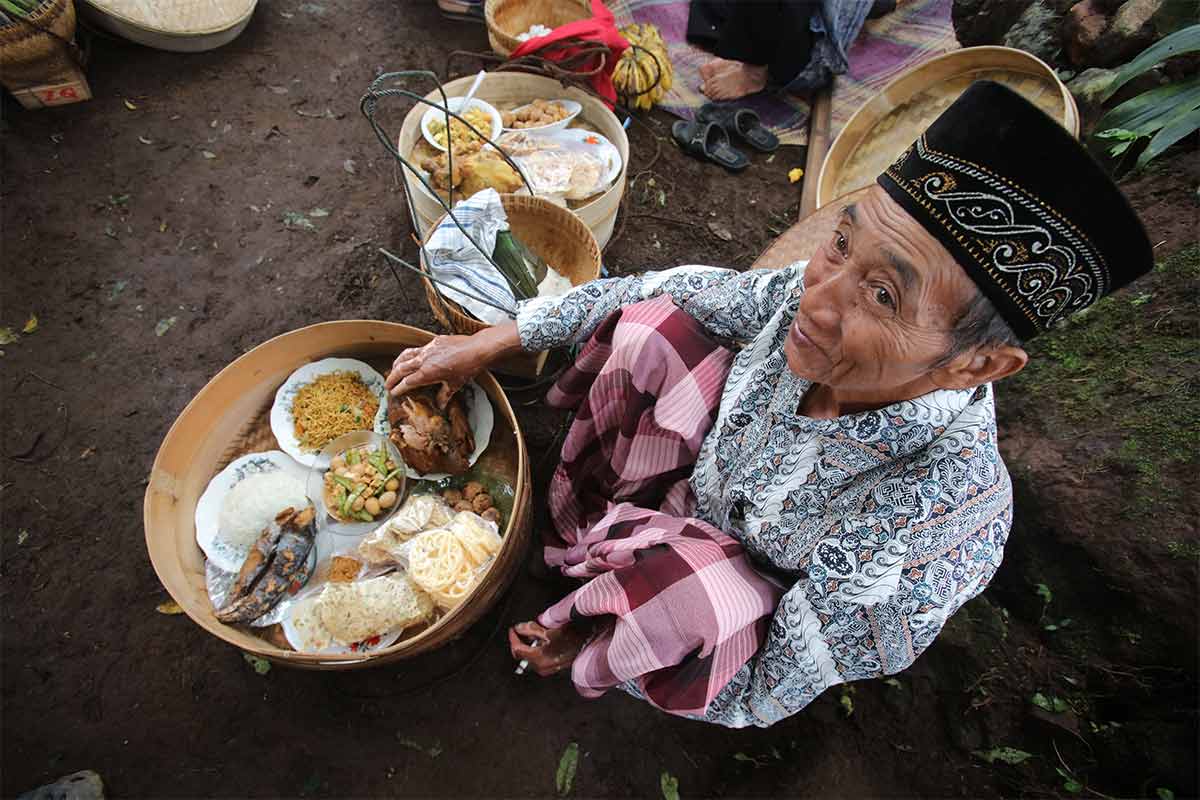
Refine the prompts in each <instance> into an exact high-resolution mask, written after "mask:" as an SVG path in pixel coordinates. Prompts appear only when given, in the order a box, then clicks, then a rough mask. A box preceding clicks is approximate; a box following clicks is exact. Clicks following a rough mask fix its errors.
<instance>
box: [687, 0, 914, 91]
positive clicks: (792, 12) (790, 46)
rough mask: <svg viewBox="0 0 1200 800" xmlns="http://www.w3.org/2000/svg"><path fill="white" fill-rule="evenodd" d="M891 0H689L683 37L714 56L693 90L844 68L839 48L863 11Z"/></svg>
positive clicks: (879, 9) (780, 82)
mask: <svg viewBox="0 0 1200 800" xmlns="http://www.w3.org/2000/svg"><path fill="white" fill-rule="evenodd" d="M895 7H896V0H754V2H746V1H745V0H692V2H691V4H690V5H689V7H688V27H687V39H688V41H689V42H691V43H693V44H696V45H699V46H701V47H704V48H706V49H709V50H712V51H713V53H714V54H715V55H716V56H717V57H716V58H714V59H712V60H711V61H709V62H707V63H706V64H704V65H703V66H701V67H700V78H701V84H700V91H701V92H702V93H703V94H704V95H705V96H706V97H708V98H709V99H710V100H716V101H718V102H721V101H727V100H736V99H738V98H741V97H747V96H749V95H752V94H756V93H758V92H761V91H762V90H764V89H766V88H767V87H768V86H776V87H782V88H785V89H787V90H788V91H792V92H804V91H808V90H811V89H818V88H820V87H822V86H824V85H826V84H827V83H829V81H830V80H831V79H832V77H833V76H834V75H838V74H841V73H843V72H845V71H846V69H847V67H848V62H847V60H846V49H847V48H848V47H849V46H850V43H851V42H852V41H854V38H855V37H856V36H857V35H858V32H859V30H860V29H861V28H862V24H863V22H864V21H865V20H866V19H873V18H875V17H878V16H881V15H883V14H885V13H887V12H889V11H891V10H892V9H894V8H895Z"/></svg>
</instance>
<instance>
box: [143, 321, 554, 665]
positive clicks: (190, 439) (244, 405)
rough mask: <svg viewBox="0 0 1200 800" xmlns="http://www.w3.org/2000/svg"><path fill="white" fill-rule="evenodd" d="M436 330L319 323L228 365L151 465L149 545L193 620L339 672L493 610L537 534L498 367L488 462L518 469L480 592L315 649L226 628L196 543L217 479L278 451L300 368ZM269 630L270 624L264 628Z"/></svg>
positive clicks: (491, 387) (250, 645) (262, 650)
mask: <svg viewBox="0 0 1200 800" xmlns="http://www.w3.org/2000/svg"><path fill="white" fill-rule="evenodd" d="M431 338H433V334H431V333H429V332H428V331H423V330H420V329H418V328H411V327H409V326H407V325H400V324H397V323H392V322H376V321H372V320H343V321H338V322H323V323H320V324H318V325H310V326H309V327H307V328H301V329H299V330H296V331H292V332H290V333H285V334H283V335H282V336H277V337H275V338H274V339H271V340H270V341H268V342H264V343H263V344H260V345H259V346H258V347H255V348H254V349H253V350H251V351H250V352H248V353H246V354H245V355H243V356H241V357H240V358H238V359H237V360H236V361H234V362H233V363H232V364H230V365H229V366H227V367H226V368H225V369H223V370H221V372H219V373H218V374H217V376H216V377H215V378H213V379H212V380H211V381H209V382H208V384H207V385H206V386H205V387H204V388H203V389H201V390H200V393H199V394H197V395H196V396H195V398H193V399H192V401H191V402H190V403H188V405H187V407H186V408H184V410H183V413H181V414H180V415H179V418H178V419H176V420H175V423H174V424H173V425H172V426H171V429H170V431H168V432H167V435H166V438H165V439H163V443H162V446H161V447H160V448H159V450H158V455H157V457H155V459H154V466H153V467H152V468H151V471H150V481H149V485H148V486H147V487H146V496H145V501H144V506H143V521H144V524H145V528H146V548H147V549H148V550H149V553H150V562H151V563H152V564H153V566H154V571H155V572H156V573H157V574H158V577H159V580H160V581H162V584H163V586H164V587H165V588H166V589H167V591H168V592H169V593H170V594H171V597H172V598H173V599H174V600H175V602H177V603H179V605H180V606H181V607H182V608H183V610H184V611H185V612H186V613H187V615H188V616H189V617H191V619H192V621H193V622H195V623H196V624H197V625H199V626H200V627H201V628H203V629H204V630H205V631H207V632H208V633H211V634H212V635H213V636H216V637H217V638H218V639H221V640H222V641H225V642H228V643H229V644H231V645H233V646H235V647H238V648H240V649H242V650H244V651H246V652H248V653H253V654H255V655H257V656H260V657H262V658H267V659H270V660H271V661H274V662H276V663H279V664H283V665H287V666H294V667H301V668H305V669H319V670H338V669H356V668H362V667H369V666H376V665H379V664H386V663H388V662H392V661H398V660H400V659H404V658H410V657H412V656H415V655H418V654H420V653H425V652H428V651H430V650H434V649H436V648H438V647H441V646H442V645H444V644H446V643H447V642H449V641H452V640H453V639H455V638H457V637H458V636H460V635H462V634H463V633H464V632H465V631H466V630H467V628H469V627H470V626H471V625H472V624H474V623H475V622H476V621H478V620H479V618H480V617H482V616H483V614H484V613H485V612H486V611H487V610H488V609H489V608H491V607H492V606H493V605H494V604H495V602H496V600H497V599H498V598H499V596H500V595H501V593H502V592H503V591H504V590H505V589H506V588H507V587H508V585H509V584H510V583H511V582H512V580H513V578H514V577H515V576H516V573H517V570H518V569H519V568H520V567H521V565H522V563H523V561H524V555H525V552H526V549H527V547H528V545H529V540H530V524H531V488H530V477H529V456H528V453H527V452H526V450H525V441H524V439H523V438H522V436H521V429H520V426H519V425H518V424H517V418H516V415H515V414H514V413H513V410H512V406H510V405H509V403H508V399H507V398H506V397H505V395H504V392H503V391H502V390H501V389H500V386H499V384H497V383H496V381H495V379H494V378H492V376H491V375H490V374H489V373H484V374H482V375H480V376H479V378H478V379H477V380H478V383H479V385H480V386H481V387H482V388H483V390H484V391H485V392H486V393H487V395H488V398H489V399H490V400H491V403H492V408H493V409H494V410H495V418H496V422H495V428H494V429H493V431H492V438H491V443H490V444H489V445H488V449H487V450H486V451H485V452H484V454H483V456H482V457H481V459H480V460H481V462H484V463H485V466H486V468H487V469H489V470H491V471H494V472H500V473H501V474H507V475H509V476H510V479H511V482H512V485H513V491H514V499H513V510H512V514H511V515H510V518H509V520H508V521H507V524H506V526H505V530H504V531H503V534H504V545H503V547H502V548H501V549H500V553H499V554H498V555H497V556H496V560H495V562H494V563H493V564H492V566H491V567H490V568H489V570H488V571H487V573H486V574H485V575H484V577H483V579H482V580H481V581H480V584H479V585H478V586H477V587H476V588H475V590H474V591H473V592H472V593H471V594H470V595H469V596H468V597H467V598H466V600H464V601H463V602H462V604H461V605H459V606H458V607H457V608H455V609H454V610H452V611H450V612H449V613H447V614H446V615H445V616H444V617H442V618H441V619H439V620H438V621H437V622H435V623H434V624H433V625H430V626H429V627H427V628H424V629H422V630H419V631H414V632H411V633H410V634H409V635H407V636H406V638H403V639H401V640H400V641H398V642H397V643H396V644H394V645H392V646H391V647H388V648H385V649H382V650H378V651H375V652H372V653H369V654H367V655H365V656H364V655H360V654H353V655H313V654H305V653H297V652H295V651H293V650H290V649H288V648H286V647H280V646H277V645H275V644H273V643H272V642H271V641H268V640H267V639H264V638H260V637H259V636H257V635H255V634H254V633H251V631H252V630H259V629H251V628H243V627H240V626H231V625H225V624H223V623H221V622H218V621H217V619H216V618H215V617H214V616H213V609H212V605H211V604H210V602H209V599H208V592H207V590H206V588H205V582H204V555H203V553H202V552H201V551H200V548H199V547H198V546H197V545H196V531H195V523H194V521H193V518H194V515H195V510H196V502H197V501H198V500H199V499H200V495H201V494H202V493H203V492H204V489H205V487H206V486H207V485H208V482H209V480H210V479H211V478H212V477H213V476H214V475H215V474H216V473H217V472H219V471H220V470H221V469H222V468H223V467H224V466H225V465H226V464H228V463H229V462H230V461H232V460H233V459H235V458H237V457H238V456H240V455H243V454H245V453H249V452H255V451H261V450H267V449H273V448H274V447H275V440H274V437H273V436H272V435H271V432H270V423H269V421H268V416H269V413H270V408H271V404H272V402H273V400H274V397H275V390H276V389H277V388H278V387H279V385H280V384H281V383H283V381H284V380H285V379H286V378H287V376H288V375H290V374H291V373H292V372H293V371H294V370H295V369H296V368H297V367H299V366H301V365H302V364H305V363H308V362H310V361H314V360H316V359H320V358H325V357H327V356H335V355H344V356H352V357H355V358H361V359H363V360H365V361H368V362H372V361H374V362H375V363H377V364H380V365H384V364H388V363H390V362H391V360H392V358H394V357H395V355H396V353H397V352H399V351H400V350H402V349H404V348H406V347H417V346H420V345H423V344H425V343H426V342H428V341H429V340H430V339H431ZM261 630H263V631H266V632H268V634H267V635H270V634H269V632H270V630H271V629H270V628H266V629H261Z"/></svg>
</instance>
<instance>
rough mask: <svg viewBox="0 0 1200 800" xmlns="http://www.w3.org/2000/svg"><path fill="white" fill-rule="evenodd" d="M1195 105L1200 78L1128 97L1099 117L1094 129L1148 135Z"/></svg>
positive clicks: (1199, 92)
mask: <svg viewBox="0 0 1200 800" xmlns="http://www.w3.org/2000/svg"><path fill="white" fill-rule="evenodd" d="M1197 105H1200V77H1197V78H1193V79H1192V80H1190V81H1184V82H1183V83H1171V84H1168V85H1166V86H1160V87H1158V88H1157V89H1151V90H1150V91H1148V92H1142V93H1141V94H1139V95H1138V96H1137V97H1131V98H1130V99H1128V100H1126V101H1125V102H1124V103H1121V105H1119V106H1117V107H1116V108H1114V109H1112V110H1111V111H1109V112H1108V113H1106V114H1105V115H1104V116H1103V117H1101V118H1100V119H1099V120H1098V121H1097V122H1096V128H1098V129H1099V130H1102V131H1106V130H1111V129H1114V128H1115V129H1118V130H1124V131H1128V132H1129V133H1134V134H1137V135H1139V136H1149V135H1150V134H1152V133H1154V132H1155V131H1157V130H1158V129H1159V128H1162V127H1163V126H1164V125H1167V124H1169V123H1170V122H1171V120H1173V119H1175V118H1176V117H1178V116H1180V114H1181V113H1186V112H1187V111H1189V110H1191V109H1194V108H1196V107H1197Z"/></svg>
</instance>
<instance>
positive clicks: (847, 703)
mask: <svg viewBox="0 0 1200 800" xmlns="http://www.w3.org/2000/svg"><path fill="white" fill-rule="evenodd" d="M838 703H839V704H840V705H841V707H842V713H843V714H845V715H846V716H847V717H848V716H850V715H851V714H853V713H854V700H853V699H852V698H851V697H850V695H848V694H844V695H842V696H841V697H840V698H838Z"/></svg>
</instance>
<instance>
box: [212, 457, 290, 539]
mask: <svg viewBox="0 0 1200 800" xmlns="http://www.w3.org/2000/svg"><path fill="white" fill-rule="evenodd" d="M307 505H308V497H307V495H305V493H304V485H303V484H301V483H300V481H298V480H296V479H295V478H292V477H290V476H288V475H285V474H284V473H283V472H279V471H276V472H260V473H257V474H255V475H250V476H247V477H246V478H245V479H243V480H241V481H239V482H238V484H237V485H236V486H234V487H233V489H232V490H231V491H230V492H229V494H227V495H225V500H224V502H222V503H221V519H220V529H219V530H220V536H221V538H222V539H224V540H225V541H227V542H229V543H230V544H231V545H233V546H235V547H239V548H242V547H246V548H248V547H250V546H251V545H253V544H254V541H255V540H256V539H257V538H258V537H259V535H260V534H261V533H262V532H263V529H265V528H266V527H267V526H268V525H270V524H271V522H272V521H273V520H274V519H275V516H276V515H277V514H278V513H279V512H280V511H283V510H284V509H285V508H287V507H288V506H291V507H292V508H296V509H301V508H304V507H305V506H307Z"/></svg>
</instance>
